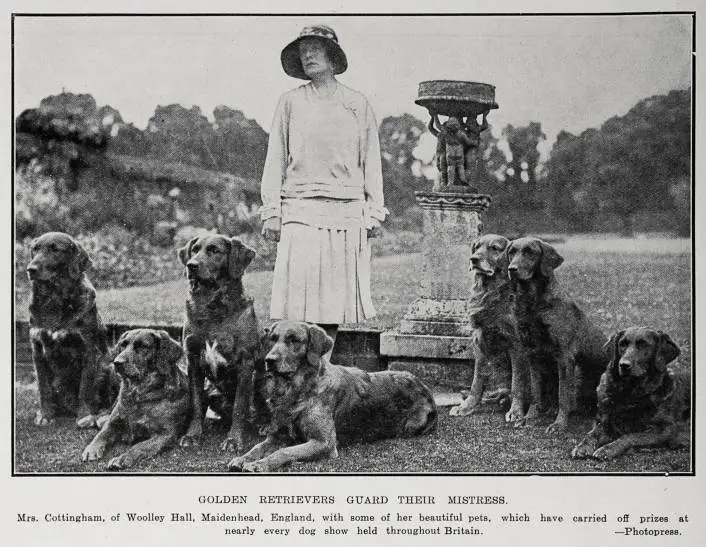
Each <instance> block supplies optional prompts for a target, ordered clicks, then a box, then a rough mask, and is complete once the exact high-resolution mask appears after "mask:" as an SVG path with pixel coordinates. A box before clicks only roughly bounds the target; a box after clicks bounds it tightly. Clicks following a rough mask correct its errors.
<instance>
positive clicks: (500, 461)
mask: <svg viewBox="0 0 706 547" xmlns="http://www.w3.org/2000/svg"><path fill="white" fill-rule="evenodd" d="M16 394H17V422H16V438H15V449H16V450H15V470H16V471H17V472H29V473H32V472H36V471H40V472H66V473H95V472H105V471H106V464H107V462H108V461H109V460H110V458H111V457H113V456H116V455H118V454H120V453H121V452H122V451H124V450H125V449H126V446H125V445H116V446H114V447H113V448H112V449H111V450H110V451H109V452H108V453H107V454H106V455H105V456H104V458H103V460H101V461H100V462H90V463H82V462H81V452H82V451H83V449H84V448H85V447H86V445H87V444H88V443H89V442H90V441H91V439H92V438H93V436H94V435H95V434H96V430H90V431H86V430H78V429H76V426H75V425H74V420H73V419H71V418H61V419H58V420H57V422H56V424H55V426H54V427H52V428H51V429H43V430H42V431H41V434H37V428H36V427H35V426H34V425H33V423H32V418H33V417H34V412H35V410H36V403H35V401H36V395H37V394H36V389H35V388H34V386H31V385H27V384H24V385H18V387H17V389H16ZM551 421H552V419H551V418H549V417H546V418H544V419H543V420H542V421H541V423H539V424H538V425H536V426H528V427H526V428H520V429H515V428H513V427H511V426H508V425H507V424H505V422H504V420H503V415H502V414H501V413H497V412H488V413H483V414H478V415H475V416H470V417H465V418H451V417H450V416H449V415H448V411H447V409H443V408H442V409H441V413H440V420H439V427H438V428H437V430H436V431H435V432H433V433H432V434H430V435H427V436H424V437H417V438H413V439H389V440H382V441H378V442H375V443H371V444H354V445H350V446H344V447H341V448H340V449H339V451H338V452H339V457H338V459H335V460H323V461H318V462H308V463H295V464H292V465H291V466H290V467H289V468H286V469H285V470H284V471H285V472H291V473H370V472H376V473H407V472H409V473H424V472H429V473H434V472H436V473H526V472H532V473H614V472H634V473H642V472H659V473H662V472H664V473H667V472H670V473H673V472H679V471H689V470H690V469H689V468H690V453H689V450H688V449H686V448H684V449H679V450H661V449H660V450H640V451H637V452H635V453H631V454H628V455H625V456H623V457H622V458H620V459H618V460H615V461H613V462H594V461H591V460H572V459H571V458H570V457H569V454H570V452H571V449H572V448H573V447H574V446H575V445H576V443H578V442H579V441H580V440H581V438H583V435H585V433H586V432H587V431H588V430H589V429H590V427H591V420H590V419H587V418H577V419H576V420H574V421H573V422H572V423H571V426H570V429H569V430H568V431H567V432H565V433H563V434H561V435H554V436H551V435H546V434H545V433H544V428H545V427H546V426H547V425H549V424H550V423H551ZM226 433H227V431H226V430H224V429H223V428H219V427H217V426H215V425H213V424H212V427H210V428H209V429H208V430H207V434H206V435H205V439H204V442H203V444H202V445H201V446H200V447H198V448H189V449H182V448H178V447H175V448H173V449H170V450H167V451H165V452H163V453H162V454H160V455H158V456H157V457H156V458H154V459H152V460H150V461H145V462H142V463H140V464H138V465H137V466H136V467H135V468H133V469H132V471H134V472H137V473H227V471H228V469H227V464H228V461H229V460H230V458H231V457H232V455H230V454H226V453H224V452H221V451H220V450H219V444H220V442H221V440H222V439H223V438H224V437H225V435H226Z"/></svg>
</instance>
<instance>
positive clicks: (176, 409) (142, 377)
mask: <svg viewBox="0 0 706 547" xmlns="http://www.w3.org/2000/svg"><path fill="white" fill-rule="evenodd" d="M114 353H115V358H114V359H113V367H114V368H115V372H116V373H117V374H118V375H119V376H120V378H121V383H120V392H119V394H118V399H117V401H116V402H115V406H114V407H113V410H112V411H111V413H110V416H109V417H108V419H107V421H106V422H105V423H104V424H103V426H102V427H101V430H100V431H99V432H98V434H97V435H96V436H95V437H94V439H93V440H92V441H91V443H90V444H89V445H88V446H87V447H86V448H85V450H84V451H83V454H82V456H81V459H82V460H83V461H93V460H99V459H101V458H102V457H103V454H104V452H105V450H106V449H107V448H109V447H110V446H111V445H112V444H113V443H115V442H116V441H118V440H122V441H123V442H126V443H129V444H132V446H131V447H130V449H128V451H127V452H125V453H124V454H121V455H120V456H116V457H115V458H113V459H111V460H110V461H109V462H108V469H125V468H127V467H130V466H131V465H133V464H134V463H135V462H137V461H138V460H141V459H144V458H150V457H152V456H154V455H156V454H157V453H158V452H160V451H161V450H163V449H164V448H166V447H168V446H169V445H170V444H174V443H176V441H177V440H178V438H179V437H178V436H179V434H180V433H183V431H184V429H185V428H186V423H187V421H188V419H189V411H190V396H189V386H188V380H187V377H186V374H185V373H184V372H183V371H182V370H181V369H180V368H179V361H180V359H181V358H182V356H183V354H184V352H183V350H182V348H181V346H180V345H179V343H178V342H176V341H175V340H173V339H172V338H170V336H169V334H167V333H166V332H165V331H163V330H151V329H135V330H130V331H127V332H125V333H123V335H122V336H121V337H120V339H119V340H118V343H117V345H116V346H115V349H114ZM136 441H140V442H137V444H133V443H135V442H136Z"/></svg>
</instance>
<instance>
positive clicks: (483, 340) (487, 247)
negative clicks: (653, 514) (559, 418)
mask: <svg viewBox="0 0 706 547" xmlns="http://www.w3.org/2000/svg"><path fill="white" fill-rule="evenodd" d="M509 243H510V242H509V241H508V240H507V239H506V238H504V237H502V236H499V235H495V234H488V235H484V236H482V237H480V238H478V239H477V240H476V241H475V242H474V243H473V245H472V247H471V252H472V255H471V262H470V270H471V272H473V293H472V295H471V303H472V304H473V305H474V311H473V312H472V315H471V322H472V324H473V328H474V332H473V338H474V356H475V365H474V369H473V383H472V384H471V391H470V393H469V394H468V395H467V396H466V397H465V398H464V399H463V401H462V402H461V404H460V405H458V406H455V407H453V408H452V409H451V412H450V414H451V416H466V415H469V414H473V413H474V412H477V411H478V409H479V408H480V405H481V403H482V402H499V403H502V401H504V400H507V399H510V398H511V400H512V404H511V407H510V410H509V412H508V415H507V419H508V421H510V416H513V415H515V414H518V413H520V414H524V392H525V390H524V382H523V378H524V374H525V373H524V368H525V367H523V365H522V363H523V355H522V352H521V348H520V344H519V341H520V340H519V333H518V331H517V322H516V320H515V315H514V313H513V310H512V303H511V290H510V280H509V279H508V275H507V266H508V259H507V254H506V250H507V246H508V244H509ZM516 368H517V369H518V370H517V371H516V370H515V369H516ZM491 377H494V378H496V379H497V380H499V381H498V382H497V383H498V384H499V386H500V387H499V388H498V389H496V390H495V391H494V392H492V393H491V394H488V395H486V397H485V398H484V397H483V394H484V392H485V389H486V384H487V383H488V381H489V379H490V378H491ZM511 378H512V380H510V379H511ZM511 382H512V389H510V385H511ZM464 395H465V393H464Z"/></svg>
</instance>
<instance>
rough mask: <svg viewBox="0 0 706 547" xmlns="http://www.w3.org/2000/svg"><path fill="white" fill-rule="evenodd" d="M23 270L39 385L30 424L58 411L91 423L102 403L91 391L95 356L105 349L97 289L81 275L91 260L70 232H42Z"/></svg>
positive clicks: (96, 366) (96, 364)
mask: <svg viewBox="0 0 706 547" xmlns="http://www.w3.org/2000/svg"><path fill="white" fill-rule="evenodd" d="M31 252H32V260H31V261H30V263H29V265H28V266H27V275H28V277H29V280H30V282H31V286H32V296H31V300H30V305H29V324H30V340H31V343H32V360H33V361H34V368H35V370H36V373H37V383H38V385H39V405H40V410H38V411H37V416H36V418H35V424H37V425H40V426H45V425H48V424H49V423H51V422H52V421H53V420H54V417H55V416H56V415H57V414H58V413H59V414H60V413H65V414H72V415H75V416H77V420H76V423H77V424H78V426H79V427H92V426H95V425H96V419H97V416H98V415H99V413H100V411H101V408H105V407H108V406H109V401H101V400H100V397H99V396H98V394H97V391H96V377H97V375H98V370H99V367H100V364H99V360H100V359H101V357H102V356H103V355H105V354H106V352H107V350H108V345H107V341H106V333H105V329H104V328H103V324H102V323H101V320H100V317H99V316H98V311H97V308H96V291H95V289H94V288H93V285H91V282H90V281H89V280H88V278H87V277H86V274H85V271H86V269H87V268H88V267H89V265H90V259H89V258H88V254H87V253H86V251H85V249H84V248H83V247H82V246H81V245H80V244H79V243H78V242H77V241H76V240H74V239H73V238H72V237H71V236H69V235H67V234H64V233H60V232H49V233H46V234H44V235H42V236H40V237H38V238H37V239H35V240H34V241H33V242H32V246H31Z"/></svg>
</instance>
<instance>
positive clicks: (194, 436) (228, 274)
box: [178, 235, 262, 452]
mask: <svg viewBox="0 0 706 547" xmlns="http://www.w3.org/2000/svg"><path fill="white" fill-rule="evenodd" d="M178 255H179V259H180V260H181V262H182V264H184V266H186V276H187V278H188V279H189V284H190V291H189V298H188V300H187V302H186V322H185V323H184V349H185V350H186V355H187V360H188V364H189V386H190V389H191V400H192V406H193V416H192V419H191V423H190V425H189V429H188V431H187V432H186V434H185V435H184V436H183V437H182V439H181V441H180V444H181V446H190V445H191V444H193V443H195V442H198V441H199V440H200V438H201V435H202V433H203V419H204V416H205V412H206V408H207V406H208V405H207V400H206V395H205V394H204V379H205V377H208V379H209V380H210V384H211V387H212V389H211V391H212V392H213V390H214V389H215V393H217V394H218V395H217V396H214V397H210V400H211V401H219V405H218V406H216V405H215V404H214V405H213V406H214V408H212V410H214V411H215V412H217V413H219V414H221V417H222V418H224V419H225V420H230V421H231V426H230V431H229V433H228V436H227V437H226V439H225V440H224V441H223V443H222V444H221V449H222V450H234V449H235V450H236V451H237V452H242V451H243V450H244V449H245V448H246V444H247V441H248V436H249V435H250V434H253V433H254V429H255V428H254V427H252V422H253V421H254V420H256V419H257V418H258V416H256V415H254V414H257V412H260V411H261V409H258V411H257V412H255V411H253V412H251V406H252V405H253V404H254V403H257V398H256V397H254V389H253V383H254V381H255V380H254V373H255V370H256V361H258V362H259V363H260V368H261V367H262V351H261V343H260V336H261V333H260V328H259V326H258V322H257V317H256V316H255V310H254V308H253V301H252V299H251V298H248V297H247V296H245V293H244V291H243V282H242V276H243V273H244V272H245V269H246V268H247V267H248V265H249V264H250V262H251V261H252V259H253V257H254V256H255V251H253V250H252V249H251V248H250V247H248V246H247V245H244V244H243V243H242V242H241V241H240V240H239V239H237V238H235V237H234V238H228V237H225V236H222V235H212V236H205V237H196V238H194V239H192V240H191V241H189V243H187V245H186V246H185V247H183V248H181V249H179V251H178ZM250 436H251V435H250Z"/></svg>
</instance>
